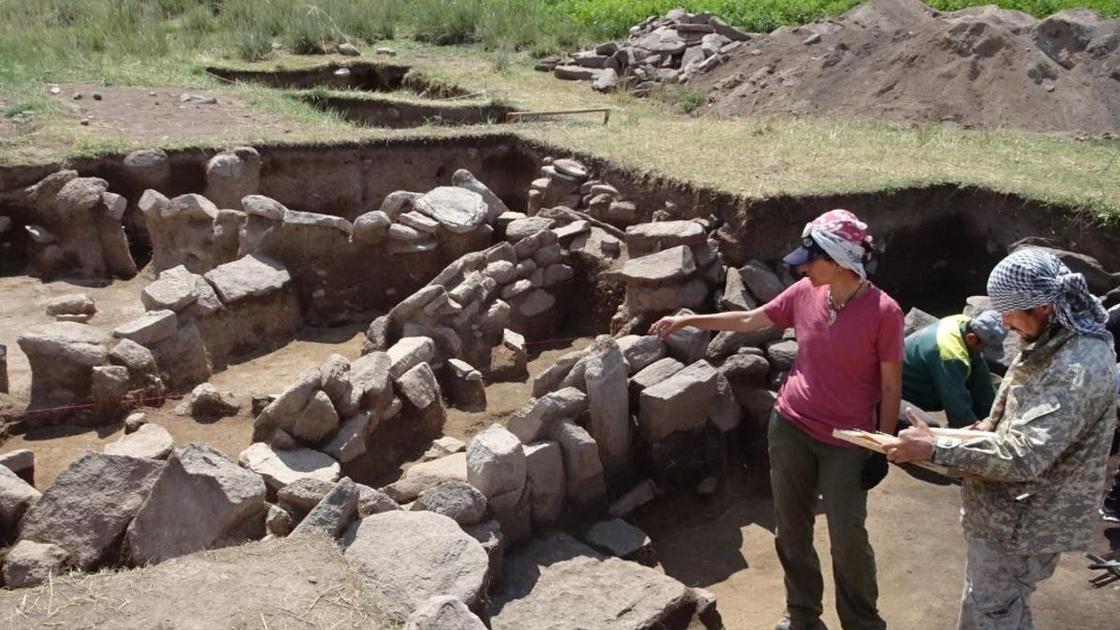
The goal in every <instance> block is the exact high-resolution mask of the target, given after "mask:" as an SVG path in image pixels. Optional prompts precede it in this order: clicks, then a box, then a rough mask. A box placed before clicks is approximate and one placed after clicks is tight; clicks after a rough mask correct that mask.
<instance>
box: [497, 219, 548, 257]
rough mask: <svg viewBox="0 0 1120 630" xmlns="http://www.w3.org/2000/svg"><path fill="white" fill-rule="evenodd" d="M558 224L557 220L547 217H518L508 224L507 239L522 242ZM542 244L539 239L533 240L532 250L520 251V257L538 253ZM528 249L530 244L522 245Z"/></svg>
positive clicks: (511, 241)
mask: <svg viewBox="0 0 1120 630" xmlns="http://www.w3.org/2000/svg"><path fill="white" fill-rule="evenodd" d="M555 225H556V221H555V220H553V219H548V218H545V217H526V218H522V219H517V220H515V221H513V222H511V223H510V224H509V225H507V226H506V241H507V242H510V243H515V244H516V243H520V242H521V241H523V240H524V239H527V238H531V237H532V236H533V235H534V234H536V233H537V232H540V231H542V230H547V229H550V228H552V227H553V226H555ZM539 246H540V243H539V241H533V242H532V247H531V249H532V251H528V252H524V253H522V252H518V257H520V258H526V257H529V256H532V255H533V254H534V253H536V250H537V248H538V247H539ZM522 248H523V249H527V248H528V246H527V245H526V246H522Z"/></svg>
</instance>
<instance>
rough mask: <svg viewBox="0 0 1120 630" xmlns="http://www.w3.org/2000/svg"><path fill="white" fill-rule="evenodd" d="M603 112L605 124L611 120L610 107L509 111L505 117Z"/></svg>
mask: <svg viewBox="0 0 1120 630" xmlns="http://www.w3.org/2000/svg"><path fill="white" fill-rule="evenodd" d="M599 112H602V113H603V124H604V125H605V124H607V123H608V122H610V120H611V108H610V107H589V108H587V109H557V110H552V111H543V112H509V113H507V114H506V119H507V120H508V119H510V118H533V117H538V116H558V115H564V114H597V113H599Z"/></svg>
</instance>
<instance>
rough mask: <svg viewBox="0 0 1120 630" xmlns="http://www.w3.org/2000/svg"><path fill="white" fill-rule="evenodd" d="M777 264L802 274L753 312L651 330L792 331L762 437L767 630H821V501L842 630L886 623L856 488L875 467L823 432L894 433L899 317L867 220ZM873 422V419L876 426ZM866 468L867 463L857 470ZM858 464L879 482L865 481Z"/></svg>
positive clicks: (830, 231)
mask: <svg viewBox="0 0 1120 630" xmlns="http://www.w3.org/2000/svg"><path fill="white" fill-rule="evenodd" d="M801 238H802V243H801V247H799V248H798V249H796V250H795V251H793V252H792V253H790V254H789V255H788V256H786V257H785V259H784V261H785V262H786V263H787V264H789V265H790V266H792V267H796V268H797V270H798V271H799V272H800V273H801V274H802V275H804V276H805V277H804V278H802V279H801V280H800V281H798V282H797V283H796V284H794V285H793V286H791V287H789V288H788V289H786V290H785V291H783V292H782V293H781V295H779V296H778V297H776V298H774V299H773V300H771V301H770V302H769V303H767V304H766V305H764V306H762V307H761V308H756V309H754V310H752V311H747V312H743V311H737V312H729V313H718V314H714V315H687V316H678V317H665V318H663V319H661V320H659V321H658V322H657V323H655V324H654V325H653V327H652V328H651V329H650V331H651V332H652V333H654V334H657V335H659V336H661V337H662V338H664V337H667V336H668V335H670V334H672V333H673V332H674V331H676V330H678V329H680V328H682V327H684V326H695V327H697V328H705V329H708V330H730V331H739V332H752V331H756V330H762V329H765V328H769V327H771V326H778V327H780V328H793V330H794V332H795V333H796V334H797V343H798V352H797V360H796V361H794V364H793V368H792V369H791V370H790V373H789V376H788V378H787V379H786V381H785V384H783V385H782V389H781V391H780V392H779V394H778V402H777V405H776V406H775V408H774V412H773V414H772V415H771V418H770V426H769V430H768V439H769V453H770V484H771V489H772V490H773V493H774V517H775V518H774V521H775V546H776V547H777V550H778V558H779V559H780V560H781V563H782V568H783V570H784V571H785V585H786V609H787V614H786V615H785V617H783V619H782V620H781V621H780V622H779V623H778V626H777V629H776V630H785V629H790V628H793V629H800V628H805V629H820V628H824V627H825V626H824V623H823V622H822V621H821V620H820V616H821V613H822V612H823V607H822V604H821V601H822V598H823V590H824V581H823V579H822V577H821V569H820V560H819V558H818V557H817V553H816V550H815V549H814V548H813V522H814V520H815V509H816V506H817V497H818V495H819V496H822V497H823V499H824V512H825V516H826V518H827V519H828V533H829V540H830V543H831V551H832V566H833V574H834V577H835V580H836V608H837V613H838V614H839V616H840V622H841V624H842V625H843V627H844V628H885V627H886V624H885V623H884V622H883V619H882V617H880V616H879V611H878V607H877V604H876V601H877V599H878V594H879V593H878V586H877V583H876V578H875V553H874V551H873V550H872V549H871V544H870V543H869V541H868V538H867V529H866V527H865V526H864V522H865V520H866V518H867V489H868V488H869V487H871V486H872V485H874V483H877V482H878V480H879V479H881V474H882V472H883V471H885V469H886V461H885V460H883V459H881V457H878V458H876V459H874V460H871V461H869V460H868V455H867V454H866V451H864V450H863V449H860V448H858V447H854V446H851V445H849V444H847V443H845V442H841V441H839V440H836V439H834V438H833V437H832V430H833V429H866V430H874V429H876V428H878V430H880V431H884V432H886V433H893V432H894V428H895V424H896V422H897V421H898V408H899V402H900V396H901V391H902V358H903V334H902V333H903V318H902V310H901V309H900V308H899V306H898V303H896V302H895V301H894V300H893V299H891V297H890V296H889V295H887V294H886V293H884V292H883V291H881V290H880V289H879V288H878V287H876V286H875V285H874V284H872V283H871V282H870V281H869V280H868V279H867V271H866V269H865V265H866V263H867V262H868V261H869V260H870V254H871V239H870V237H869V236H868V235H867V225H866V224H864V223H863V222H862V221H860V220H859V219H858V218H856V216H855V215H854V214H852V213H851V212H848V211H847V210H832V211H830V212H826V213H825V214H822V215H821V216H819V217H817V218H816V219H814V220H813V221H812V222H810V223H809V224H807V225H806V226H805V230H804V231H803V232H802V234H801ZM877 419H878V421H877ZM868 464H872V465H871V466H868ZM865 469H866V470H868V471H874V470H879V472H880V475H879V476H878V477H875V476H874V475H872V478H871V479H868V480H867V481H865V479H866V476H865Z"/></svg>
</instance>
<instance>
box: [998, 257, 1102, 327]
mask: <svg viewBox="0 0 1120 630" xmlns="http://www.w3.org/2000/svg"><path fill="white" fill-rule="evenodd" d="M988 297H990V298H991V299H992V306H993V307H994V308H995V309H996V310H997V311H999V312H1000V313H1007V312H1009V311H1025V310H1027V309H1031V308H1034V307H1036V306H1042V305H1043V304H1051V303H1052V304H1054V317H1055V318H1057V320H1058V323H1059V324H1061V325H1062V326H1064V327H1065V328H1068V329H1069V330H1072V331H1074V332H1077V333H1080V334H1083V335H1090V336H1093V337H1101V338H1103V339H1108V340H1110V341H1111V340H1112V335H1111V334H1110V333H1109V332H1108V331H1107V330H1105V327H1104V325H1105V322H1107V321H1108V312H1107V311H1105V310H1104V306H1102V305H1101V301H1100V300H1099V299H1097V297H1096V296H1095V295H1093V294H1092V293H1090V292H1089V286H1088V285H1087V284H1086V283H1085V276H1083V275H1081V274H1079V273H1073V272H1072V271H1070V270H1069V267H1066V266H1065V264H1064V263H1062V261H1060V260H1058V259H1057V258H1056V257H1055V256H1054V255H1053V254H1051V253H1049V252H1046V251H1043V250H1041V249H1034V248H1027V249H1021V250H1019V251H1017V252H1015V253H1013V254H1011V255H1010V256H1008V257H1007V258H1004V259H1003V260H1001V261H1000V262H999V264H998V265H996V267H995V269H992V274H991V275H990V276H988Z"/></svg>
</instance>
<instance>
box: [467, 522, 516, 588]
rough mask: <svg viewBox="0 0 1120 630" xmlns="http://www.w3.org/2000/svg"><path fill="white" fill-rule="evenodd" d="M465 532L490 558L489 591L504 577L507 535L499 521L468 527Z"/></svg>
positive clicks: (487, 582)
mask: <svg viewBox="0 0 1120 630" xmlns="http://www.w3.org/2000/svg"><path fill="white" fill-rule="evenodd" d="M463 531H464V532H466V533H467V535H468V536H470V537H471V538H474V539H475V540H477V541H478V543H479V544H480V545H482V549H483V551H485V552H486V555H487V557H488V558H489V562H490V568H489V574H488V575H487V576H486V584H487V590H490V589H492V588H493V587H494V585H495V584H497V583H498V581H499V579H500V577H501V575H502V560H503V559H504V557H505V552H506V547H507V546H508V541H507V540H506V535H505V533H504V532H502V525H501V523H499V522H498V521H495V520H490V521H485V522H482V523H479V524H478V525H468V526H467V527H464V528H463Z"/></svg>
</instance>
